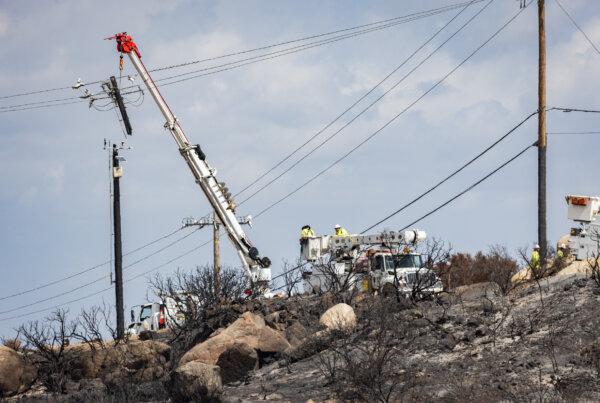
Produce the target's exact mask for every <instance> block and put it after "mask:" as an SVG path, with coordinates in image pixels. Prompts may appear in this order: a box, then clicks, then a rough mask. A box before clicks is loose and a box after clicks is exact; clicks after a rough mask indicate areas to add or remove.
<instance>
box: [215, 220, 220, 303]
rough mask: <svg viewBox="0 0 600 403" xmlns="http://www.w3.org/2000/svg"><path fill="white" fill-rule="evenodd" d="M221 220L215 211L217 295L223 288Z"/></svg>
mask: <svg viewBox="0 0 600 403" xmlns="http://www.w3.org/2000/svg"><path fill="white" fill-rule="evenodd" d="M220 223H221V222H220V221H219V217H218V216H217V213H216V212H214V213H213V270H214V274H215V279H214V281H215V295H219V293H220V290H221V252H220V234H219V231H220V229H221V228H220V227H221V225H220Z"/></svg>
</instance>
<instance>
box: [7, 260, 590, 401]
mask: <svg viewBox="0 0 600 403" xmlns="http://www.w3.org/2000/svg"><path fill="white" fill-rule="evenodd" d="M565 273H566V274H560V273H559V275H557V276H554V277H552V278H550V279H545V280H542V281H541V282H539V283H536V282H533V283H529V284H524V285H521V286H519V287H517V288H515V289H513V290H512V291H510V292H509V293H508V294H506V295H503V294H502V292H501V291H500V289H499V287H497V286H496V284H494V283H480V284H475V285H471V286H465V287H460V288H459V289H456V290H454V291H453V292H452V293H446V294H443V295H441V296H439V297H438V298H433V299H431V298H430V299H425V300H421V301H408V300H404V299H400V300H398V299H396V298H395V297H392V298H379V297H373V296H358V297H354V298H352V299H351V300H348V301H345V302H347V304H346V303H343V302H342V301H343V300H344V296H336V295H331V294H327V295H323V296H310V297H308V296H305V297H294V298H290V299H272V300H266V301H250V302H246V303H243V304H237V305H233V306H231V305H228V306H221V307H220V308H219V309H215V311H214V315H215V316H218V317H219V318H221V319H220V321H218V322H215V323H221V324H223V326H222V327H220V328H218V329H217V330H216V331H214V332H212V334H210V336H209V337H206V336H199V337H200V340H197V341H198V342H197V343H195V345H194V346H193V347H192V348H191V349H188V350H187V351H185V352H184V353H183V354H179V353H176V350H177V346H176V343H177V341H174V340H173V337H174V335H162V337H163V338H164V340H165V341H158V340H130V341H128V342H126V343H120V344H116V345H115V344H113V343H97V344H94V343H82V344H78V345H71V346H68V347H66V348H65V349H64V357H63V358H64V360H63V361H61V362H60V363H54V365H55V367H52V366H49V364H48V363H47V362H44V357H36V353H35V352H31V351H19V352H17V351H14V350H12V349H9V348H7V347H2V348H0V392H1V393H2V394H3V395H4V396H5V397H8V396H12V397H10V398H9V400H17V399H19V400H21V399H22V400H24V401H44V400H49V401H50V400H51V401H57V400H58V401H123V400H130V401H226V402H254V401H263V400H270V401H291V402H307V401H311V400H312V401H314V402H319V401H326V400H330V399H335V400H338V401H346V400H348V401H369V402H370V401H400V400H409V401H444V402H452V401H457V402H458V401H485V400H487V401H501V400H502V401H532V400H536V401H575V400H583V401H600V321H599V320H598V318H599V317H600V287H599V285H598V284H596V283H595V282H594V281H592V280H590V279H589V278H588V276H587V275H586V274H585V273H581V272H577V271H573V270H571V271H565ZM223 312H226V315H224V314H223ZM223 317H226V318H229V319H227V320H222V318H223ZM201 334H202V335H203V334H205V332H204V333H201ZM144 336H145V338H152V337H155V336H156V335H152V334H146V335H144ZM51 368H54V371H57V374H58V375H63V376H64V377H65V379H66V382H65V383H64V385H63V387H62V389H61V390H60V393H57V392H50V390H49V388H48V384H47V379H48V377H47V376H43V375H48V374H44V373H42V371H48V370H49V369H51ZM42 380H46V383H44V382H42Z"/></svg>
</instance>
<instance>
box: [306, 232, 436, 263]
mask: <svg viewBox="0 0 600 403" xmlns="http://www.w3.org/2000/svg"><path fill="white" fill-rule="evenodd" d="M426 236H427V235H426V234H425V231H421V230H417V229H415V230H408V231H403V232H395V231H385V232H382V233H380V234H374V235H347V236H337V235H321V236H313V237H308V238H302V239H300V243H301V245H302V252H301V253H302V258H303V259H305V260H307V261H315V260H317V259H319V258H320V257H322V256H323V255H325V254H327V253H331V252H342V251H345V252H348V251H350V250H352V249H354V248H356V247H361V246H368V245H387V246H392V245H394V246H397V245H414V244H416V243H418V242H421V241H423V240H425V238H426Z"/></svg>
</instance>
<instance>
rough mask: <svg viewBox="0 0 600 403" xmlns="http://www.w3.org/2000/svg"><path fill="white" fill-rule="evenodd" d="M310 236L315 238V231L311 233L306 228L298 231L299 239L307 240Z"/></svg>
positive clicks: (310, 230) (309, 229)
mask: <svg viewBox="0 0 600 403" xmlns="http://www.w3.org/2000/svg"><path fill="white" fill-rule="evenodd" d="M311 236H315V231H313V230H312V229H311V228H306V229H303V230H302V231H300V238H308V237H311Z"/></svg>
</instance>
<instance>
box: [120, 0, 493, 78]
mask: <svg viewBox="0 0 600 403" xmlns="http://www.w3.org/2000/svg"><path fill="white" fill-rule="evenodd" d="M480 1H483V0H480ZM445 11H447V10H444V12H445ZM437 14H440V12H439V11H438V12H434V13H424V14H422V15H420V16H417V17H411V18H409V19H406V20H400V21H396V22H394V23H390V24H386V25H382V26H378V27H374V28H369V29H365V30H362V31H358V32H353V33H349V34H344V35H340V36H336V37H332V38H327V39H323V40H320V41H315V42H310V43H306V44H302V45H297V46H294V47H290V48H287V49H282V50H277V51H274V52H271V53H265V54H262V55H258V56H252V57H249V58H245V59H240V60H235V61H232V62H227V63H224V64H220V65H216V66H210V67H205V68H202V69H199V70H193V71H189V72H186V73H181V74H176V75H173V76H169V77H163V78H160V79H157V80H155V81H156V82H162V81H168V80H172V79H174V78H178V77H185V76H189V75H192V74H196V73H200V72H206V71H208V72H206V73H203V74H197V75H192V76H191V77H186V78H182V79H179V80H175V81H171V82H168V83H165V84H162V86H163V87H164V86H167V85H171V84H176V83H181V82H184V81H187V80H191V79H195V78H199V77H204V76H207V75H211V74H215V73H220V72H223V71H228V70H232V69H235V68H239V67H243V66H247V65H249V64H253V63H258V62H261V61H265V60H270V59H274V58H277V57H282V56H287V55H290V54H294V53H297V52H300V51H303V50H308V49H312V48H315V47H319V46H323V45H327V44H329V43H334V42H338V41H341V40H344V39H348V38H354V37H356V36H360V35H364V34H367V33H370V32H375V31H379V30H382V29H386V28H390V27H394V26H397V25H401V24H405V23H407V22H412V21H415V20H419V19H422V18H426V17H431V16H434V15H437ZM228 66H230V67H228ZM215 69H218V70H216V71H210V70H215ZM125 88H130V87H125Z"/></svg>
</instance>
